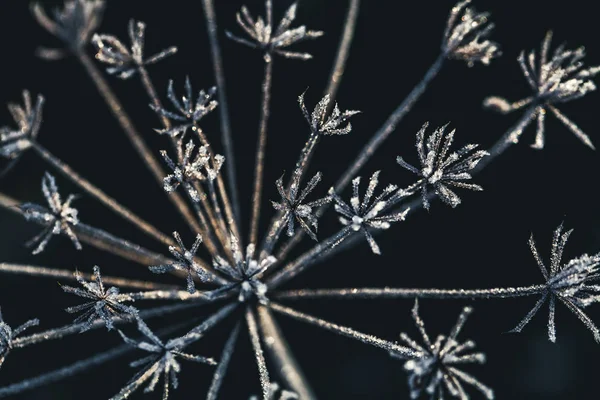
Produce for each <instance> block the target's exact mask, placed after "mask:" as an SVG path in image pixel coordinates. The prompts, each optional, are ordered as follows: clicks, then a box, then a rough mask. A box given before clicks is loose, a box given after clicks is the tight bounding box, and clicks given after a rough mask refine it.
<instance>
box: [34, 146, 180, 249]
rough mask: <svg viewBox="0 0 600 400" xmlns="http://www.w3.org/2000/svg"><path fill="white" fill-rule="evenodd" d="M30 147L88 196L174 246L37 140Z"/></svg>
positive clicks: (155, 237)
mask: <svg viewBox="0 0 600 400" xmlns="http://www.w3.org/2000/svg"><path fill="white" fill-rule="evenodd" d="M31 147H32V148H33V149H34V150H35V152H36V153H37V154H38V155H39V156H40V157H41V158H42V159H43V160H44V161H46V162H48V163H49V164H50V165H52V166H53V167H54V168H56V169H57V170H58V171H60V172H61V173H62V174H63V176H65V177H67V178H69V179H70V180H71V181H72V182H73V183H75V184H76V185H77V186H79V187H80V188H81V189H83V190H84V191H85V192H86V193H88V194H89V195H90V196H92V197H94V198H95V199H96V200H98V201H99V202H100V203H102V204H104V205H105V206H106V207H108V209H110V210H111V211H113V212H114V213H115V214H117V215H119V216H121V217H122V218H123V219H125V220H126V221H129V222H130V223H132V224H133V225H134V226H135V227H137V228H138V229H139V230H141V231H142V232H144V233H146V234H148V235H149V236H150V237H152V238H154V239H156V240H158V241H159V242H161V243H162V244H164V245H166V246H174V245H175V242H174V241H173V239H171V238H170V237H169V236H167V235H165V234H164V233H162V232H160V231H159V230H158V229H156V228H155V227H154V226H152V225H151V224H150V223H148V222H146V221H144V220H143V219H142V218H140V217H138V216H137V215H135V214H134V213H133V212H132V211H131V210H129V209H128V208H126V207H125V206H123V205H121V204H120V203H119V202H117V201H116V200H115V199H113V198H112V197H110V196H108V195H107V194H106V193H104V191H102V190H101V189H99V188H98V187H96V186H94V185H93V184H92V183H91V182H89V181H88V180H86V179H85V178H83V177H82V176H81V175H79V174H78V173H77V172H75V170H73V168H71V167H70V166H69V165H67V164H66V163H64V162H63V161H61V160H60V159H58V158H57V157H56V156H54V155H53V154H52V153H50V152H49V151H48V150H47V149H46V148H45V147H43V146H42V145H41V144H39V143H37V142H31Z"/></svg>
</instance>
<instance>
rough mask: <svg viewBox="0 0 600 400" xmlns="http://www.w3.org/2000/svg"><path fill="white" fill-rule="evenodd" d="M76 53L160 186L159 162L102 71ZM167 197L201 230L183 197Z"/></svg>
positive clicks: (196, 228) (86, 56) (192, 224)
mask: <svg viewBox="0 0 600 400" xmlns="http://www.w3.org/2000/svg"><path fill="white" fill-rule="evenodd" d="M76 55H77V58H78V59H79V61H80V63H81V64H82V65H83V67H84V68H85V70H86V72H87V73H88V75H89V76H90V78H91V79H92V81H93V82H94V84H95V85H96V88H97V89H98V92H99V93H100V95H101V96H102V98H103V99H104V101H105V102H106V104H107V105H108V107H109V108H110V110H111V112H112V113H113V115H114V116H115V118H116V119H117V121H118V122H119V124H120V125H121V127H122V128H123V131H124V132H125V133H126V134H127V137H128V139H129V140H130V141H131V143H132V144H133V147H134V148H135V150H136V151H137V152H138V154H139V155H140V157H141V158H142V160H143V161H144V164H145V165H146V166H147V167H148V169H150V172H152V175H153V176H154V178H155V179H156V181H157V182H158V183H159V185H161V187H162V181H163V178H164V177H165V173H164V171H163V169H162V167H161V166H160V163H159V162H158V160H157V159H156V157H155V156H154V154H153V153H152V151H151V150H150V148H149V147H148V145H147V144H146V143H145V142H144V140H143V139H142V137H141V135H140V134H139V133H138V131H137V130H136V128H135V127H134V125H133V122H132V121H131V119H130V118H129V116H128V115H127V114H126V113H125V111H124V109H123V106H122V105H121V102H120V101H119V100H118V99H117V97H116V96H115V94H114V93H113V91H112V90H111V88H110V86H109V85H108V83H107V82H106V80H105V79H104V77H103V76H102V73H101V72H100V71H99V70H98V68H97V67H96V65H94V63H93V61H92V60H91V59H90V58H89V57H88V55H87V54H85V53H83V52H78V53H76ZM169 199H170V200H171V202H172V203H173V204H174V205H175V207H176V209H177V210H178V211H179V213H180V214H181V215H182V217H183V219H184V220H185V221H186V222H187V223H188V225H189V226H190V228H191V229H192V231H193V232H194V233H197V232H201V231H202V229H201V228H200V225H198V222H197V221H196V219H195V218H194V214H193V213H192V210H191V209H190V208H189V206H188V205H187V204H186V203H185V201H184V200H183V198H182V197H181V196H180V195H179V194H177V193H171V195H170V196H169Z"/></svg>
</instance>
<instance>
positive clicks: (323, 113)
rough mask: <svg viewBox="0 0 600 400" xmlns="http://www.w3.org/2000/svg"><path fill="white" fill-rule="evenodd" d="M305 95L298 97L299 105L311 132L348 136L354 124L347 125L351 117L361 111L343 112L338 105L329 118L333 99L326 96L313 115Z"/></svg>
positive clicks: (314, 133)
mask: <svg viewBox="0 0 600 400" xmlns="http://www.w3.org/2000/svg"><path fill="white" fill-rule="evenodd" d="M304 94H305V93H302V94H301V95H300V96H298V104H299V105H300V109H301V110H302V114H304V118H305V119H306V122H308V124H309V125H310V130H311V133H312V134H313V135H347V134H348V133H350V131H351V130H352V124H351V123H350V122H348V123H346V122H347V121H348V120H349V119H350V117H352V116H353V115H356V114H360V111H355V110H346V111H344V112H341V111H340V109H339V108H338V105H337V103H336V104H335V106H334V107H333V111H332V112H331V114H329V116H328V115H327V114H328V112H327V110H328V109H329V103H330V102H331V97H330V96H329V95H328V94H326V95H325V96H324V97H323V98H322V99H321V101H319V102H318V103H317V105H316V106H315V109H314V110H313V112H312V114H311V113H309V112H308V109H307V108H306V105H305V104H304Z"/></svg>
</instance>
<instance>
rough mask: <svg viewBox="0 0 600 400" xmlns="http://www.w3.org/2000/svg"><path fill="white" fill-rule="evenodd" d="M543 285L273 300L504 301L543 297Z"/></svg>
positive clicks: (308, 293) (310, 292) (299, 293)
mask: <svg viewBox="0 0 600 400" xmlns="http://www.w3.org/2000/svg"><path fill="white" fill-rule="evenodd" d="M545 290H546V286H545V285H531V286H522V287H510V288H493V289H404V288H389V287H386V288H344V289H301V290H289V291H282V292H277V293H276V294H274V297H275V298H277V299H285V300H299V299H323V298H327V299H414V298H416V297H418V298H420V299H508V298H515V297H525V296H533V295H538V294H540V293H543V292H544V291H545Z"/></svg>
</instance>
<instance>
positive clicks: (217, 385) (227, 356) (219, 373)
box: [206, 322, 240, 400]
mask: <svg viewBox="0 0 600 400" xmlns="http://www.w3.org/2000/svg"><path fill="white" fill-rule="evenodd" d="M239 333H240V323H239V322H238V323H237V324H236V325H235V328H233V330H232V331H231V333H230V334H229V338H228V339H227V342H226V343H225V346H224V347H223V351H222V352H221V358H220V359H219V365H217V368H216V370H215V373H214V374H213V379H212V382H211V383H210V388H209V389H208V393H207V395H206V400H217V396H218V395H219V391H220V390H221V386H222V385H223V379H224V378H225V375H226V374H227V368H228V367H229V362H230V361H231V356H233V351H234V350H235V345H236V343H237V338H238V336H239Z"/></svg>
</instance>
